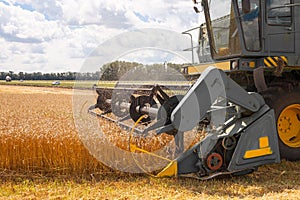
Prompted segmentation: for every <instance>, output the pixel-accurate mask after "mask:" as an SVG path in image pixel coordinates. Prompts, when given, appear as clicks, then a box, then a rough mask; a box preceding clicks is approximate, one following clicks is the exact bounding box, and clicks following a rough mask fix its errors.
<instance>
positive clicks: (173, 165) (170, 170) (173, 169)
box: [156, 161, 177, 177]
mask: <svg viewBox="0 0 300 200" xmlns="http://www.w3.org/2000/svg"><path fill="white" fill-rule="evenodd" d="M166 176H168V177H170V176H177V162H176V161H172V162H170V164H169V165H168V166H167V167H166V168H164V169H163V170H162V171H161V172H159V173H158V174H157V175H156V177H166Z"/></svg>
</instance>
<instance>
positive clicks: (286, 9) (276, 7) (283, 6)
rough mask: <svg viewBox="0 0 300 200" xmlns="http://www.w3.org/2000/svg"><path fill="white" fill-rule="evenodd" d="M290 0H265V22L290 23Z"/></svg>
mask: <svg viewBox="0 0 300 200" xmlns="http://www.w3.org/2000/svg"><path fill="white" fill-rule="evenodd" d="M289 4H291V1H290V0H267V13H268V14H267V22H268V24H270V25H290V24H291V23H292V13H291V7H290V6H287V5H289Z"/></svg>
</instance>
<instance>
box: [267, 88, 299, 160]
mask: <svg viewBox="0 0 300 200" xmlns="http://www.w3.org/2000/svg"><path fill="white" fill-rule="evenodd" d="M262 95H263V96H264V98H265V101H266V103H267V104H268V105H269V106H270V107H271V108H273V109H274V111H275V117H276V123H277V133H278V138H279V150H280V156H281V158H283V159H286V160H290V161H296V160H300V87H299V86H295V85H293V84H291V83H286V82H283V83H276V84H273V85H271V86H270V87H269V88H268V89H267V90H265V91H263V92H262Z"/></svg>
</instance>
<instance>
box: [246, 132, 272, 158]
mask: <svg viewBox="0 0 300 200" xmlns="http://www.w3.org/2000/svg"><path fill="white" fill-rule="evenodd" d="M272 153H273V152H272V150H271V148H270V147H269V138H268V137H267V136H266V137H261V138H259V149H254V150H248V151H246V152H245V155H244V158H245V159H250V158H256V157H260V156H266V155H271V154H272Z"/></svg>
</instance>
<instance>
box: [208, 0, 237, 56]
mask: <svg viewBox="0 0 300 200" xmlns="http://www.w3.org/2000/svg"><path fill="white" fill-rule="evenodd" d="M209 13H210V20H211V28H212V30H211V33H212V36H211V37H212V38H211V40H212V41H211V43H212V44H211V48H212V53H213V55H214V58H219V57H230V56H232V55H236V54H240V52H241V47H240V41H239V37H238V34H237V33H238V32H237V26H236V19H235V15H234V11H233V6H232V4H231V0H211V1H209Z"/></svg>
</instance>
